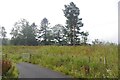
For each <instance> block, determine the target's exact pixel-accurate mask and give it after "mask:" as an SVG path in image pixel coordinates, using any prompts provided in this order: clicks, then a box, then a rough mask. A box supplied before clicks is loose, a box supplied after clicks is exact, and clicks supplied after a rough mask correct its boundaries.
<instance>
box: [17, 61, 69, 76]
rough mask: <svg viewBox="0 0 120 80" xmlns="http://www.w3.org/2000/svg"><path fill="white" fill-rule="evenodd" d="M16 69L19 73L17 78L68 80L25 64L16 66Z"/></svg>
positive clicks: (52, 72)
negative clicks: (59, 79) (60, 79)
mask: <svg viewBox="0 0 120 80" xmlns="http://www.w3.org/2000/svg"><path fill="white" fill-rule="evenodd" d="M17 68H18V70H19V73H20V74H19V78H70V76H66V75H63V74H62V73H59V72H55V71H52V70H49V69H47V68H43V67H39V66H38V65H34V64H30V63H25V62H22V63H19V64H17Z"/></svg>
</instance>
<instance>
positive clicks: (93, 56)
mask: <svg viewBox="0 0 120 80" xmlns="http://www.w3.org/2000/svg"><path fill="white" fill-rule="evenodd" d="M3 53H5V54H7V58H9V59H11V60H12V61H13V62H15V63H17V62H21V61H28V62H31V63H33V64H38V65H41V66H44V67H47V68H50V69H53V70H56V71H60V72H63V73H64V74H66V75H72V76H73V77H79V78H86V77H87V78H90V77H91V78H94V77H97V78H103V77H108V78H115V77H118V47H117V46H116V45H96V46H3ZM23 53H25V54H29V55H30V56H29V59H26V60H25V59H23Z"/></svg>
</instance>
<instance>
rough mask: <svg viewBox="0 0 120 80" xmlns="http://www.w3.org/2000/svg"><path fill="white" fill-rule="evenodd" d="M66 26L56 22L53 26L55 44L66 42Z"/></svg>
mask: <svg viewBox="0 0 120 80" xmlns="http://www.w3.org/2000/svg"><path fill="white" fill-rule="evenodd" d="M65 31H66V29H65V27H64V26H63V25H61V24H56V25H55V26H54V27H52V33H53V39H54V42H55V44H59V45H63V44H66V43H67V42H66V37H65V35H64V34H65Z"/></svg>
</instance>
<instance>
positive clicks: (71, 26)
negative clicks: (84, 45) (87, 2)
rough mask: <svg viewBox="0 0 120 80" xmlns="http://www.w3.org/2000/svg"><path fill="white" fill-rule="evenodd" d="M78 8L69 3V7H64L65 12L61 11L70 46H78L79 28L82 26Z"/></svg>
mask: <svg viewBox="0 0 120 80" xmlns="http://www.w3.org/2000/svg"><path fill="white" fill-rule="evenodd" d="M79 11H80V10H79V8H78V7H76V5H75V4H74V3H73V2H71V3H70V5H65V10H63V12H64V14H65V17H66V18H67V20H66V24H67V25H66V26H65V27H66V30H67V32H66V36H67V37H68V43H69V44H71V45H75V44H80V38H79V36H80V27H82V26H83V23H82V22H81V20H82V18H78V16H79V14H80V13H79Z"/></svg>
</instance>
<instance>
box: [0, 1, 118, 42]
mask: <svg viewBox="0 0 120 80" xmlns="http://www.w3.org/2000/svg"><path fill="white" fill-rule="evenodd" d="M118 1H119V0H0V25H1V26H4V27H5V29H6V31H7V37H9V38H10V37H11V36H10V35H9V33H10V32H11V30H12V27H13V26H14V23H15V22H17V21H19V20H20V19H22V18H24V19H27V20H28V21H29V22H30V23H33V22H35V23H36V24H37V25H38V26H40V22H41V20H42V19H43V18H44V17H46V18H47V19H48V20H49V22H50V26H54V25H56V24H62V25H65V21H66V18H65V16H64V13H63V11H62V9H65V8H64V5H65V4H66V5H68V4H69V3H70V2H74V3H75V4H76V6H77V7H78V8H79V9H80V15H79V17H80V18H82V19H83V20H82V22H83V23H84V26H83V27H82V28H81V31H88V32H89V36H88V42H91V41H93V40H94V39H99V40H101V41H109V42H114V43H117V42H118Z"/></svg>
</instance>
